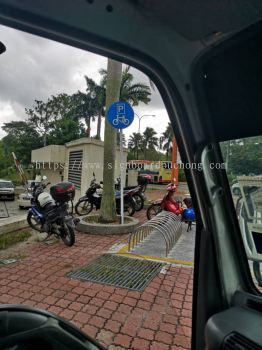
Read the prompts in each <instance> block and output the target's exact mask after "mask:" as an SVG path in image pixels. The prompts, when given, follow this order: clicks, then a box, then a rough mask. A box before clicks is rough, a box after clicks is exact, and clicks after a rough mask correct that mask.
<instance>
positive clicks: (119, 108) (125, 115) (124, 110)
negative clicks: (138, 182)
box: [107, 101, 134, 224]
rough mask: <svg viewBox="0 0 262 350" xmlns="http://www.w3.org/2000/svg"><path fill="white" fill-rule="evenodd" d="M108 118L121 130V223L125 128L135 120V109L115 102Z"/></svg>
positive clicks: (122, 217)
mask: <svg viewBox="0 0 262 350" xmlns="http://www.w3.org/2000/svg"><path fill="white" fill-rule="evenodd" d="M107 120H108V122H109V123H110V124H111V126H112V127H113V128H115V129H119V130H120V201H121V202H120V203H121V224H123V223H124V182H125V170H126V169H125V167H124V162H123V129H125V128H127V127H128V126H130V125H131V124H132V122H133V120H134V110H133V108H132V107H131V106H130V104H129V103H127V102H124V101H118V102H115V103H113V104H112V105H111V106H110V107H109V109H108V113H107Z"/></svg>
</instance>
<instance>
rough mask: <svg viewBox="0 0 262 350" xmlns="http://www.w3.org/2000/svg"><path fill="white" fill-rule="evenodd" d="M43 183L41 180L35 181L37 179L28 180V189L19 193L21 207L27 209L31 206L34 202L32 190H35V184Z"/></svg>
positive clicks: (18, 201)
mask: <svg viewBox="0 0 262 350" xmlns="http://www.w3.org/2000/svg"><path fill="white" fill-rule="evenodd" d="M40 183H41V181H35V180H27V187H26V189H27V191H26V192H23V193H21V194H19V196H18V200H17V203H18V205H19V209H26V208H31V206H32V203H31V199H32V198H33V195H32V192H33V186H32V184H33V185H34V186H37V185H39V184H40Z"/></svg>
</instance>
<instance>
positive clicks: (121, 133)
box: [120, 129, 124, 224]
mask: <svg viewBox="0 0 262 350" xmlns="http://www.w3.org/2000/svg"><path fill="white" fill-rule="evenodd" d="M123 173H124V167H123V130H122V129H120V200H121V203H120V204H121V224H123V223H124V176H123Z"/></svg>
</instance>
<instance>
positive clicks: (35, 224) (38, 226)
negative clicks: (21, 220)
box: [27, 213, 42, 232]
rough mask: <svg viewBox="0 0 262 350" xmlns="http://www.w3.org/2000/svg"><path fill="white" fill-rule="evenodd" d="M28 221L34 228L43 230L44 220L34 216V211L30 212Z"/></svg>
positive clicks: (39, 230)
mask: <svg viewBox="0 0 262 350" xmlns="http://www.w3.org/2000/svg"><path fill="white" fill-rule="evenodd" d="M27 222H28V225H29V226H30V227H32V228H33V229H34V230H36V231H38V232H41V229H42V222H41V220H39V219H38V218H37V217H36V216H34V215H33V213H28V215H27Z"/></svg>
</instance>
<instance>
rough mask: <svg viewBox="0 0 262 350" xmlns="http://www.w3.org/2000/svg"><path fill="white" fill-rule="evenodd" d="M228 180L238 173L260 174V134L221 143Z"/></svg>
mask: <svg viewBox="0 0 262 350" xmlns="http://www.w3.org/2000/svg"><path fill="white" fill-rule="evenodd" d="M221 151H222V156H223V159H224V162H225V163H226V165H227V172H228V174H229V175H230V181H234V179H235V178H236V176H239V175H261V174H262V136H256V137H250V138H244V139H241V140H234V141H226V142H222V143H221Z"/></svg>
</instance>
